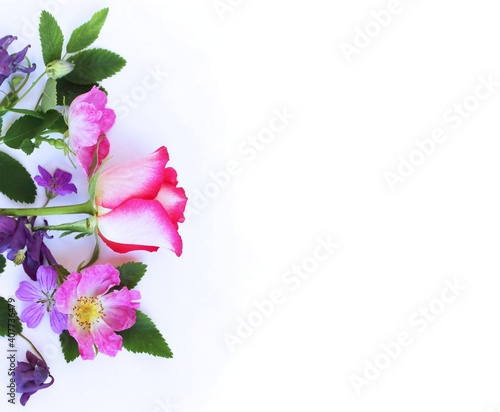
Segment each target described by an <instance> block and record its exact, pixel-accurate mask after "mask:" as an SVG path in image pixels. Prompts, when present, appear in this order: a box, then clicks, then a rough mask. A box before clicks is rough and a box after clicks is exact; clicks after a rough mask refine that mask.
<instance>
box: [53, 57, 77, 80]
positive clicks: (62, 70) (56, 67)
mask: <svg viewBox="0 0 500 412" xmlns="http://www.w3.org/2000/svg"><path fill="white" fill-rule="evenodd" d="M74 68H75V65H74V64H73V63H70V62H68V61H66V60H54V61H53V62H50V63H49V64H47V76H48V77H50V78H51V79H60V78H61V77H64V76H66V75H67V74H68V73H71V72H72V71H73V69H74Z"/></svg>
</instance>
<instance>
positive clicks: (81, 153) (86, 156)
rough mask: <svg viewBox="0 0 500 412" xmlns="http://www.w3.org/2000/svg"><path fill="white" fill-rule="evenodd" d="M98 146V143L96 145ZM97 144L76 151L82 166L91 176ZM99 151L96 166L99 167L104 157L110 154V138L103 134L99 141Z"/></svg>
mask: <svg viewBox="0 0 500 412" xmlns="http://www.w3.org/2000/svg"><path fill="white" fill-rule="evenodd" d="M96 146H97V145H96ZM96 146H89V147H82V148H81V149H80V150H78V151H77V152H76V159H77V160H78V163H80V166H81V167H82V169H83V170H84V171H85V174H86V175H87V176H89V175H90V174H91V172H93V171H91V170H90V166H92V162H93V161H94V153H95V150H96ZM98 146H99V153H98V161H97V165H96V168H98V167H99V166H100V165H101V164H102V162H103V161H104V159H106V157H107V156H108V154H109V139H108V138H107V137H106V136H105V135H103V136H102V138H101V140H100V142H99V143H98Z"/></svg>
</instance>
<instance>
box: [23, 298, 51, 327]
mask: <svg viewBox="0 0 500 412" xmlns="http://www.w3.org/2000/svg"><path fill="white" fill-rule="evenodd" d="M44 311H45V307H44V306H43V304H41V303H33V304H32V305H29V306H28V307H27V308H26V309H24V310H23V311H22V313H21V316H20V317H19V318H20V319H21V322H25V323H26V325H27V326H28V328H36V327H37V326H38V325H39V324H40V322H41V320H42V318H43V314H44Z"/></svg>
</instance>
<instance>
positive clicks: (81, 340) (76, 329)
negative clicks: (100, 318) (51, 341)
mask: <svg viewBox="0 0 500 412" xmlns="http://www.w3.org/2000/svg"><path fill="white" fill-rule="evenodd" d="M68 332H69V334H70V335H71V336H72V337H73V338H75V340H76V341H77V342H78V351H79V352H80V356H81V357H82V359H84V360H91V359H94V358H95V350H94V339H93V338H92V335H91V334H90V332H89V331H86V330H85V329H83V328H81V327H80V326H79V325H78V324H77V323H76V321H75V320H74V319H72V320H71V321H70V322H68Z"/></svg>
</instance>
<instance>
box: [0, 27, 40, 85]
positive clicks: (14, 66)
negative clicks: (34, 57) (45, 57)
mask: <svg viewBox="0 0 500 412" xmlns="http://www.w3.org/2000/svg"><path fill="white" fill-rule="evenodd" d="M14 40H17V37H15V36H5V37H2V38H1V39H0V85H1V84H2V83H3V82H4V80H5V79H6V78H7V77H9V76H10V75H11V74H13V73H15V72H17V71H20V72H23V73H31V72H32V71H33V70H35V69H36V65H35V64H33V65H32V66H31V67H24V66H21V65H20V63H21V62H22V61H23V60H24V57H25V56H26V52H27V51H28V48H29V47H30V46H26V47H25V48H24V49H22V50H21V51H20V52H18V53H13V54H11V55H9V53H8V52H7V48H8V47H9V46H10V44H11V43H12V42H13V41H14Z"/></svg>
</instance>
